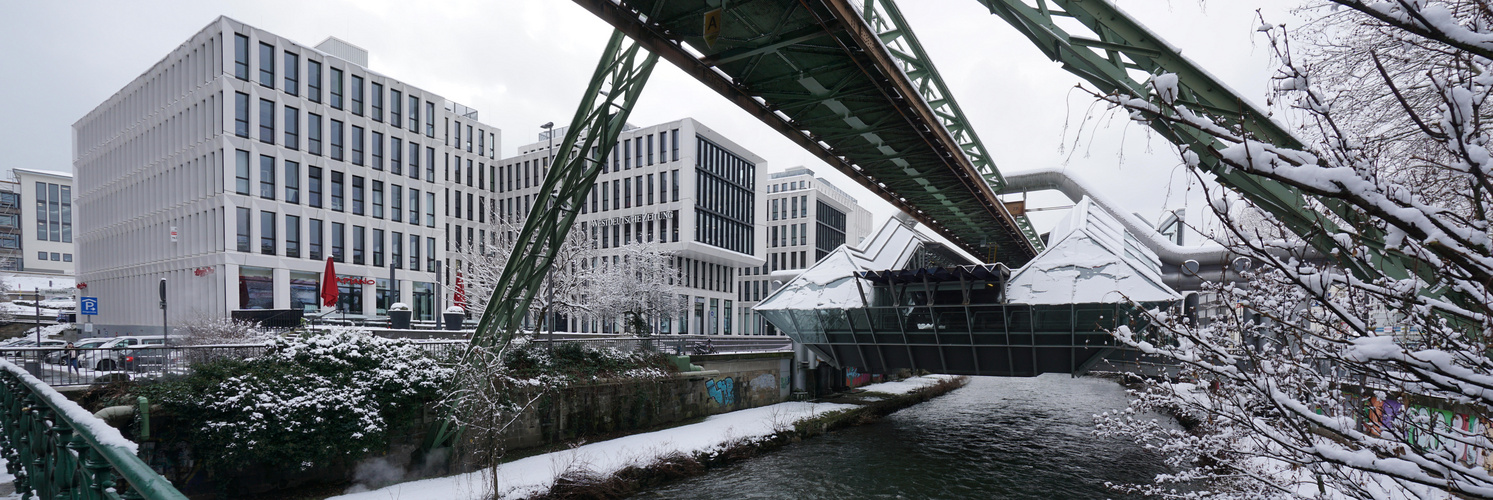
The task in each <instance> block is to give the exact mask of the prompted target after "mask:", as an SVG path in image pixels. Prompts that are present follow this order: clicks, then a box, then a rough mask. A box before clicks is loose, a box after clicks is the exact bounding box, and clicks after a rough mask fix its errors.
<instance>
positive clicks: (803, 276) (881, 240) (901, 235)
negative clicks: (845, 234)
mask: <svg viewBox="0 0 1493 500" xmlns="http://www.w3.org/2000/svg"><path fill="white" fill-rule="evenodd" d="M928 241H929V240H928V238H927V237H926V236H923V235H921V234H918V232H917V230H916V229H913V228H912V227H911V226H909V225H906V224H903V223H901V222H898V221H897V220H896V219H895V218H893V219H889V220H887V222H886V223H885V224H883V225H882V226H881V229H880V230H878V231H877V232H876V234H874V235H872V236H871V237H870V238H868V239H867V240H865V243H864V244H863V245H862V246H861V247H860V248H858V249H857V248H851V247H850V245H840V248H837V249H835V251H833V252H830V254H829V255H826V256H824V259H823V260H820V261H819V262H817V263H815V264H814V265H813V266H812V267H810V268H808V269H806V270H804V272H802V273H799V275H798V277H796V278H793V279H792V280H790V281H788V283H787V284H785V285H783V287H782V288H779V289H778V290H777V291H776V292H773V293H772V294H771V295H769V296H768V297H767V298H765V299H762V302H761V303H759V304H757V306H756V307H754V308H753V309H755V310H783V309H795V310H804V309H824V308H835V309H847V308H856V307H866V303H865V300H864V298H863V296H862V295H861V290H869V287H867V286H865V285H864V284H863V283H859V280H860V279H861V278H859V277H857V275H858V274H859V273H860V272H861V271H881V270H886V269H901V268H903V267H904V266H906V265H907V261H908V259H910V258H912V256H913V255H914V254H916V253H917V252H916V250H917V249H918V247H919V246H920V245H922V244H923V243H927V242H928Z"/></svg>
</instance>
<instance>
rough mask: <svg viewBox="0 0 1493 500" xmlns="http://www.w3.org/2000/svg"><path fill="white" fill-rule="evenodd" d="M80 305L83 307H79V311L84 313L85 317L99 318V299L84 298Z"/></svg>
mask: <svg viewBox="0 0 1493 500" xmlns="http://www.w3.org/2000/svg"><path fill="white" fill-rule="evenodd" d="M79 305H80V306H81V307H79V308H78V310H80V311H82V313H83V314H84V315H87V316H97V315H98V297H83V298H82V299H81V300H80V304H79Z"/></svg>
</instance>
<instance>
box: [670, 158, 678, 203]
mask: <svg viewBox="0 0 1493 500" xmlns="http://www.w3.org/2000/svg"><path fill="white" fill-rule="evenodd" d="M675 159H676V160H677V159H678V158H675ZM669 175H670V176H671V177H672V178H671V179H670V180H669V182H670V183H671V184H670V185H671V188H670V189H672V190H673V193H672V194H670V195H669V197H670V198H672V199H671V200H670V201H679V171H678V170H674V171H671V172H669Z"/></svg>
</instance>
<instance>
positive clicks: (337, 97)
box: [327, 68, 342, 109]
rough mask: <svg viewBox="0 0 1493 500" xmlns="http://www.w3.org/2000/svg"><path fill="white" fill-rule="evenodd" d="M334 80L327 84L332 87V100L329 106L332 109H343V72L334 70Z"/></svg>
mask: <svg viewBox="0 0 1493 500" xmlns="http://www.w3.org/2000/svg"><path fill="white" fill-rule="evenodd" d="M331 73H332V79H331V81H329V82H327V84H328V85H330V86H331V87H332V99H331V100H330V101H329V104H331V105H332V109H342V70H340V69H337V68H332V71H331Z"/></svg>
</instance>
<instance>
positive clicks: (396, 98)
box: [389, 89, 403, 128]
mask: <svg viewBox="0 0 1493 500" xmlns="http://www.w3.org/2000/svg"><path fill="white" fill-rule="evenodd" d="M400 98H401V94H400V93H399V91H398V90H394V89H389V125H393V126H394V128H399V125H400V123H402V122H400V121H399V104H400V103H401V102H403V101H401V100H400Z"/></svg>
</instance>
